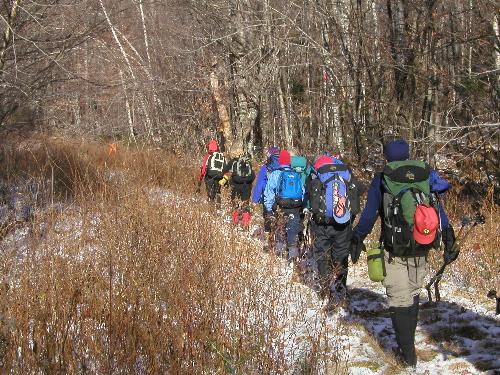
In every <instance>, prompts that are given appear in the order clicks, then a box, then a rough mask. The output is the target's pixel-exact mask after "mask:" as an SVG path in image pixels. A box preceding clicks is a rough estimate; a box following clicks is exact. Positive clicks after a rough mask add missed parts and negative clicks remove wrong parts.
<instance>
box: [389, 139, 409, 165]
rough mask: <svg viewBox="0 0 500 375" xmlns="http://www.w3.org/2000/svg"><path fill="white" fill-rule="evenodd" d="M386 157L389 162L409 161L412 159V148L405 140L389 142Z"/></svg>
mask: <svg viewBox="0 0 500 375" xmlns="http://www.w3.org/2000/svg"><path fill="white" fill-rule="evenodd" d="M384 156H385V158H386V160H387V161H388V162H391V161H402V160H407V159H408V158H409V157H410V146H408V143H406V141H405V140H404V139H398V140H396V141H392V142H389V143H387V144H386V145H385V147H384Z"/></svg>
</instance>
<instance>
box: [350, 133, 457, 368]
mask: <svg viewBox="0 0 500 375" xmlns="http://www.w3.org/2000/svg"><path fill="white" fill-rule="evenodd" d="M384 156H385V158H386V160H387V162H388V163H387V164H386V166H385V168H384V170H383V172H382V173H377V174H376V175H375V176H374V178H373V180H372V182H371V185H370V188H369V190H368V198H367V202H366V206H365V208H364V210H363V212H362V214H361V217H360V220H359V223H358V224H357V225H356V227H355V228H354V230H353V237H352V239H351V245H350V253H351V259H352V262H353V263H356V262H357V261H358V259H359V256H360V253H361V250H362V248H363V246H364V245H363V240H364V239H365V238H366V236H367V235H368V234H369V233H370V232H371V231H372V229H373V226H374V224H375V222H376V220H377V218H378V217H380V218H381V237H380V239H381V240H380V248H381V249H382V252H381V255H380V258H381V259H382V261H383V267H382V268H383V269H384V271H385V272H384V274H385V278H384V280H383V285H384V286H385V288H386V294H387V297H388V300H389V311H390V315H391V320H392V326H393V328H394V331H395V334H396V342H397V345H398V352H397V354H398V357H399V358H400V360H401V362H402V363H403V364H404V365H406V366H413V367H414V366H416V364H417V356H416V353H415V330H416V327H417V320H418V310H419V294H420V289H421V288H422V285H423V282H424V278H425V276H426V273H427V270H426V268H427V255H428V253H429V251H430V249H432V248H438V247H439V243H440V241H442V242H443V244H444V260H445V263H451V262H452V261H453V260H455V259H456V257H457V256H458V252H457V251H456V250H455V249H454V247H453V245H454V243H455V234H454V231H453V227H452V226H451V224H450V223H449V221H448V217H447V216H446V213H445V212H444V209H443V207H442V205H441V204H440V203H439V200H438V198H437V196H436V195H437V194H441V193H443V192H445V191H446V190H448V189H449V187H450V185H449V183H448V182H447V181H446V180H444V179H443V178H441V177H440V176H439V175H438V174H437V172H436V171H434V170H432V169H431V168H430V166H429V165H428V164H427V163H425V162H423V161H417V160H410V153H409V146H408V143H406V141H404V140H402V139H399V140H395V141H392V142H389V143H387V144H386V145H385V147H384Z"/></svg>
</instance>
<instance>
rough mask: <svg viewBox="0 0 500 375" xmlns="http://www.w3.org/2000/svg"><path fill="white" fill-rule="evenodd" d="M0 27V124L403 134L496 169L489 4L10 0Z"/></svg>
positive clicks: (250, 142)
mask: <svg viewBox="0 0 500 375" xmlns="http://www.w3.org/2000/svg"><path fill="white" fill-rule="evenodd" d="M1 18H2V22H1V27H2V30H1V31H2V36H3V37H2V43H1V46H0V69H1V80H2V84H1V91H2V92H1V98H2V99H1V100H2V109H1V117H0V118H1V121H2V126H3V127H8V126H13V125H14V126H15V125H16V124H19V123H28V124H29V125H30V126H33V127H35V128H37V129H52V130H53V129H57V130H58V131H62V132H67V133H70V134H79V135H85V136H90V137H92V138H112V139H125V140H127V141H132V142H147V143H154V144H161V145H164V146H165V147H173V148H176V149H178V150H177V151H179V150H185V149H190V150H191V149H195V150H200V149H201V148H202V147H203V145H204V144H205V143H206V141H207V140H208V139H209V138H211V137H214V136H215V135H216V134H219V135H224V138H225V142H226V148H227V149H228V150H230V151H231V152H233V153H235V154H237V153H239V152H241V151H242V150H249V151H250V152H252V153H259V152H260V151H261V150H262V147H263V146H266V145H269V144H276V145H278V146H283V147H287V148H291V149H297V150H298V151H301V152H304V153H314V152H317V151H318V150H323V149H329V150H332V151H339V152H341V153H342V154H343V155H345V156H346V157H350V158H351V159H353V160H358V161H364V160H366V159H367V158H368V157H369V156H370V155H372V154H373V150H374V147H376V145H379V144H380V143H381V142H383V141H384V140H385V139H387V138H388V137H390V136H392V135H398V136H403V137H405V138H406V139H408V140H409V141H410V143H411V144H412V149H414V150H416V154H417V155H418V156H424V157H427V158H431V157H432V156H433V155H435V154H436V152H441V153H447V152H451V151H453V150H455V151H459V152H460V153H462V157H464V158H468V157H469V156H471V155H474V156H476V160H477V161H481V162H482V163H483V167H484V169H486V170H487V171H488V172H487V173H486V174H487V175H495V174H496V175H497V176H498V171H499V164H498V158H497V157H496V153H497V150H498V144H499V142H500V138H499V134H498V130H499V124H498V118H499V113H498V107H499V90H500V78H499V72H500V71H499V69H500V39H499V17H498V8H497V6H496V5H495V2H492V1H488V0H481V1H475V2H472V1H458V0H450V1H444V0H441V1H439V0H426V1H423V0H422V1H407V0H384V1H380V0H374V1H362V0H356V1H354V0H352V1H347V0H339V1H333V2H332V1H327V0H315V1H311V0H296V1H281V0H258V1H257V0H254V1H250V0H210V1H208V0H196V1H195V0H169V1H162V2H157V1H141V2H136V1H132V0H121V1H109V0H98V1H94V0H86V1H70V0H68V1H56V0H52V1H42V2H32V1H26V0H24V1H22V0H13V1H4V2H3V6H2V8H1ZM193 140H195V142H193ZM490 178H491V176H490Z"/></svg>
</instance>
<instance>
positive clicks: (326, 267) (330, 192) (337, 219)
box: [306, 155, 359, 310]
mask: <svg viewBox="0 0 500 375" xmlns="http://www.w3.org/2000/svg"><path fill="white" fill-rule="evenodd" d="M306 191H307V195H308V197H309V202H310V206H311V212H312V222H311V229H312V232H313V238H314V242H313V246H312V251H313V256H314V259H315V260H316V263H317V266H318V277H319V280H318V281H319V288H320V289H319V293H320V296H321V297H322V298H324V299H325V298H326V299H328V304H327V309H328V310H331V309H333V308H334V307H335V306H336V305H337V304H339V303H341V302H344V301H345V300H346V298H347V287H346V283H347V269H348V258H349V245H350V239H351V229H352V223H353V221H354V219H355V215H356V214H357V213H358V212H359V182H358V181H357V179H356V178H355V176H354V175H353V174H352V171H351V170H350V168H349V167H348V166H347V165H346V164H343V163H342V162H341V161H340V160H338V159H336V158H334V157H332V156H329V155H323V156H320V157H319V158H318V159H317V160H316V161H315V162H314V171H313V173H312V174H311V178H309V179H308V183H307V187H306Z"/></svg>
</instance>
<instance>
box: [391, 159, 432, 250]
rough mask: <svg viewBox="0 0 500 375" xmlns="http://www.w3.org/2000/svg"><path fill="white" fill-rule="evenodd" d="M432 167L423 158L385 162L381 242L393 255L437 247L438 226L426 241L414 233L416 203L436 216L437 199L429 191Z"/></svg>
mask: <svg viewBox="0 0 500 375" xmlns="http://www.w3.org/2000/svg"><path fill="white" fill-rule="evenodd" d="M430 172H431V168H430V166H429V165H428V164H427V163H425V162H423V161H416V160H405V161H394V162H390V163H388V164H387V165H386V166H385V168H384V171H383V172H382V173H383V174H382V184H383V192H384V193H383V209H384V220H383V225H382V239H383V242H384V246H385V247H387V248H389V250H390V251H391V252H392V254H393V255H395V256H409V255H413V254H415V253H421V252H423V251H427V250H429V249H431V248H433V247H436V248H437V247H439V241H440V239H441V233H440V232H441V228H440V225H438V229H437V231H436V232H435V233H434V234H432V235H433V236H434V238H430V239H429V241H427V243H425V244H422V243H418V242H417V241H416V240H415V238H414V235H413V230H414V224H415V212H416V211H417V207H418V206H421V208H422V209H424V210H426V211H427V212H428V211H429V208H431V209H432V210H434V211H435V212H434V214H435V215H437V218H439V209H438V202H437V199H436V197H435V196H434V195H433V194H431V191H430V183H429V177H430Z"/></svg>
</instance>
